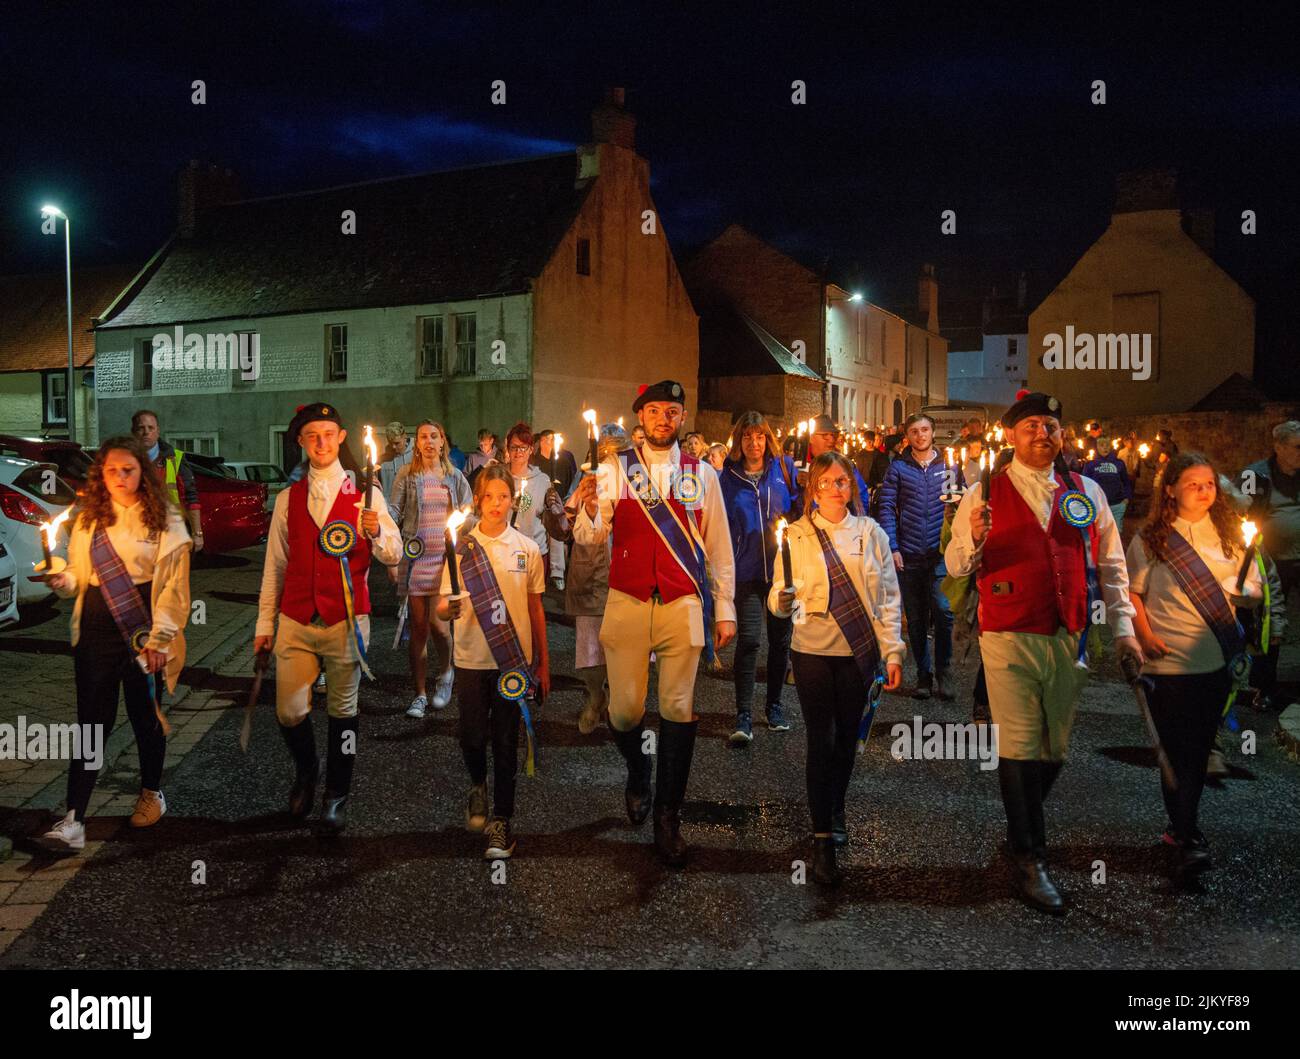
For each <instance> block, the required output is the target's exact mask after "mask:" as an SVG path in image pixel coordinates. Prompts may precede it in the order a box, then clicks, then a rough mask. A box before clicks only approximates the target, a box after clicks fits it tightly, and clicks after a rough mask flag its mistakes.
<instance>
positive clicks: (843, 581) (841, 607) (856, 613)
mask: <svg viewBox="0 0 1300 1059" xmlns="http://www.w3.org/2000/svg"><path fill="white" fill-rule="evenodd" d="M813 529H814V530H815V531H816V533H817V540H818V542H819V543H820V544H821V546H822V555H823V556H824V557H825V559H826V572H827V574H828V576H829V579H830V586H831V593H830V612H831V617H833V618H834V619H835V624H836V625H838V626H839V627H840V632H842V633H843V634H844V639H846V640H848V641H849V647H850V648H851V649H852V651H853V659H854V661H856V662H857V663H858V671H859V672H860V673H861V674H862V679H863V680H865V681H866V682H867V686H868V687H871V685H872V682H873V681H874V680H875V679H876V669H877V667H878V666H879V665H880V645H879V643H878V642H877V641H876V630H875V628H873V627H872V624H871V617H870V615H868V614H867V610H866V608H865V607H864V606H863V605H862V598H861V597H860V596H859V595H858V590H857V587H856V586H855V585H854V584H853V582H852V581H851V580H850V579H849V572H848V570H846V569H845V567H844V561H843V560H842V559H841V558H840V555H839V552H837V551H836V550H835V545H834V544H832V543H831V539H830V536H829V535H828V534H827V533H826V532H825V531H824V530H823V529H822V528H821V527H820V526H816V525H814V526H813ZM864 547H865V545H864Z"/></svg>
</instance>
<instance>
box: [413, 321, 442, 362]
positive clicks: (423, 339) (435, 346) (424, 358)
mask: <svg viewBox="0 0 1300 1059" xmlns="http://www.w3.org/2000/svg"><path fill="white" fill-rule="evenodd" d="M419 334H420V374H421V375H441V374H442V373H443V372H444V371H445V370H446V369H445V368H444V367H443V363H444V359H443V358H444V352H445V342H444V333H443V319H442V317H441V316H422V317H420V319H419Z"/></svg>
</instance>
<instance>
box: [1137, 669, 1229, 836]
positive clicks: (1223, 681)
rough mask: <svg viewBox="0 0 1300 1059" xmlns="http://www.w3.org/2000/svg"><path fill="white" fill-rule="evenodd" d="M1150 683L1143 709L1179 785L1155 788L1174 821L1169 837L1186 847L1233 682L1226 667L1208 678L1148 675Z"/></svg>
mask: <svg viewBox="0 0 1300 1059" xmlns="http://www.w3.org/2000/svg"><path fill="white" fill-rule="evenodd" d="M1150 679H1151V681H1152V682H1153V683H1154V684H1155V687H1154V688H1153V689H1152V690H1151V691H1150V692H1149V693H1148V695H1147V705H1148V706H1150V707H1151V717H1152V719H1153V720H1154V721H1155V722H1156V731H1158V732H1159V733H1160V742H1161V743H1163V744H1164V748H1165V753H1166V754H1168V755H1169V763H1170V764H1171V765H1172V766H1173V768H1174V778H1175V779H1176V780H1177V781H1178V789H1177V790H1176V791H1171V790H1170V789H1169V787H1168V785H1167V784H1166V783H1165V780H1164V776H1163V775H1162V776H1161V778H1160V787H1161V790H1162V792H1163V793H1164V796H1165V809H1167V810H1168V812H1169V819H1170V820H1171V821H1173V825H1174V837H1175V838H1177V839H1178V840H1179V841H1180V842H1185V841H1188V840H1190V839H1191V838H1192V836H1193V835H1195V834H1196V811H1197V808H1198V807H1199V806H1200V803H1201V791H1202V790H1203V789H1204V787H1205V765H1206V762H1207V761H1209V759H1210V750H1211V749H1212V748H1213V746H1214V734H1215V732H1217V731H1218V729H1219V718H1220V717H1222V715H1223V704H1224V703H1225V702H1227V701H1228V691H1229V689H1230V687H1231V684H1232V681H1231V678H1230V677H1229V676H1228V670H1227V668H1226V667H1225V668H1223V669H1219V670H1216V671H1215V672H1213V673H1187V674H1180V675H1177V676H1172V675H1171V676H1164V675H1162V674H1158V673H1152V674H1151V676H1150Z"/></svg>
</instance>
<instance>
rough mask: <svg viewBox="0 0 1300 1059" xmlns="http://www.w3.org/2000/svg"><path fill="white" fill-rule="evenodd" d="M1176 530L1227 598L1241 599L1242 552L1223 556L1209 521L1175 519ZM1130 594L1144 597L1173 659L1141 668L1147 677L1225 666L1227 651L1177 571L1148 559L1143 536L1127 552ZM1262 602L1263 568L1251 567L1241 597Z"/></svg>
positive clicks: (1154, 626) (1151, 619)
mask: <svg viewBox="0 0 1300 1059" xmlns="http://www.w3.org/2000/svg"><path fill="white" fill-rule="evenodd" d="M1173 528H1174V529H1176V530H1177V531H1178V532H1179V533H1180V534H1181V535H1182V538H1183V539H1184V540H1185V541H1187V543H1188V544H1190V545H1191V546H1192V548H1193V550H1195V552H1196V554H1197V555H1199V556H1200V557H1201V559H1202V560H1203V561H1204V563H1205V565H1206V566H1208V567H1209V568H1210V572H1211V573H1212V574H1213V575H1214V576H1215V578H1217V579H1218V581H1219V584H1221V585H1223V587H1224V589H1225V590H1227V591H1228V592H1231V593H1233V594H1234V595H1235V594H1237V571H1238V570H1239V569H1240V568H1241V560H1242V554H1241V550H1240V548H1239V549H1238V550H1237V557H1236V558H1235V559H1229V558H1228V557H1227V556H1226V555H1224V553H1223V544H1222V543H1221V542H1220V540H1219V533H1218V530H1216V529H1215V528H1214V522H1213V520H1212V519H1210V518H1209V517H1208V516H1202V517H1201V518H1200V519H1199V520H1198V521H1196V522H1188V521H1187V520H1186V519H1183V518H1176V519H1174V524H1173ZM1128 571H1129V577H1130V578H1131V581H1130V583H1129V591H1130V592H1136V593H1137V594H1138V595H1140V596H1141V597H1142V603H1143V605H1144V606H1145V607H1146V612H1147V620H1148V621H1149V622H1150V623H1151V631H1152V632H1153V633H1155V634H1156V635H1157V636H1158V637H1160V639H1161V640H1163V641H1164V644H1165V646H1166V647H1168V648H1169V654H1167V655H1165V657H1164V658H1154V659H1151V660H1150V661H1149V662H1147V663H1146V665H1144V666H1143V667H1142V672H1144V673H1213V672H1214V671H1215V670H1218V669H1222V668H1223V665H1224V660H1223V651H1222V650H1221V649H1220V647H1219V641H1218V640H1216V639H1215V638H1214V633H1212V632H1211V631H1210V627H1209V626H1208V625H1206V624H1205V622H1204V621H1203V620H1202V618H1201V616H1200V614H1198V613H1197V611H1196V608H1195V607H1193V606H1192V601H1191V600H1190V599H1188V598H1187V593H1186V592H1184V591H1183V587H1182V585H1181V584H1180V583H1179V581H1178V578H1177V577H1175V576H1174V571H1173V568H1172V567H1171V566H1170V565H1169V564H1168V563H1165V562H1161V561H1159V560H1152V559H1150V558H1148V556H1147V551H1146V547H1145V545H1143V543H1142V535H1141V534H1138V535H1137V536H1136V537H1134V538H1133V539H1132V540H1131V541H1129V546H1128ZM1240 594H1241V595H1244V596H1254V597H1256V598H1262V597H1263V594H1264V590H1263V587H1262V586H1261V584H1260V580H1259V568H1258V567H1257V566H1256V565H1255V564H1254V563H1253V562H1252V563H1251V564H1250V572H1249V573H1248V574H1247V575H1246V583H1245V585H1244V586H1243V588H1242V591H1241V593H1240Z"/></svg>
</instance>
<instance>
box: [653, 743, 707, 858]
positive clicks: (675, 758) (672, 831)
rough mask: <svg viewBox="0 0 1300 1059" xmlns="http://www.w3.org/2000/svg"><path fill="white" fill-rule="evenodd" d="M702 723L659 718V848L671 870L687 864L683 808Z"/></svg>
mask: <svg viewBox="0 0 1300 1059" xmlns="http://www.w3.org/2000/svg"><path fill="white" fill-rule="evenodd" d="M699 723H700V722H699V721H686V722H681V721H670V720H668V719H667V718H666V717H660V718H659V778H658V782H657V785H656V789H655V805H654V811H655V848H656V849H657V850H658V851H659V856H660V857H662V858H663V860H664V862H665V863H666V864H668V865H669V867H673V868H680V867H681V866H682V865H684V864H685V863H686V843H685V842H684V841H682V836H681V808H682V802H683V801H685V799H686V781H687V780H688V779H689V778H690V774H691V758H692V757H693V756H694V754H695V731H696V728H697V727H698V726H699Z"/></svg>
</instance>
